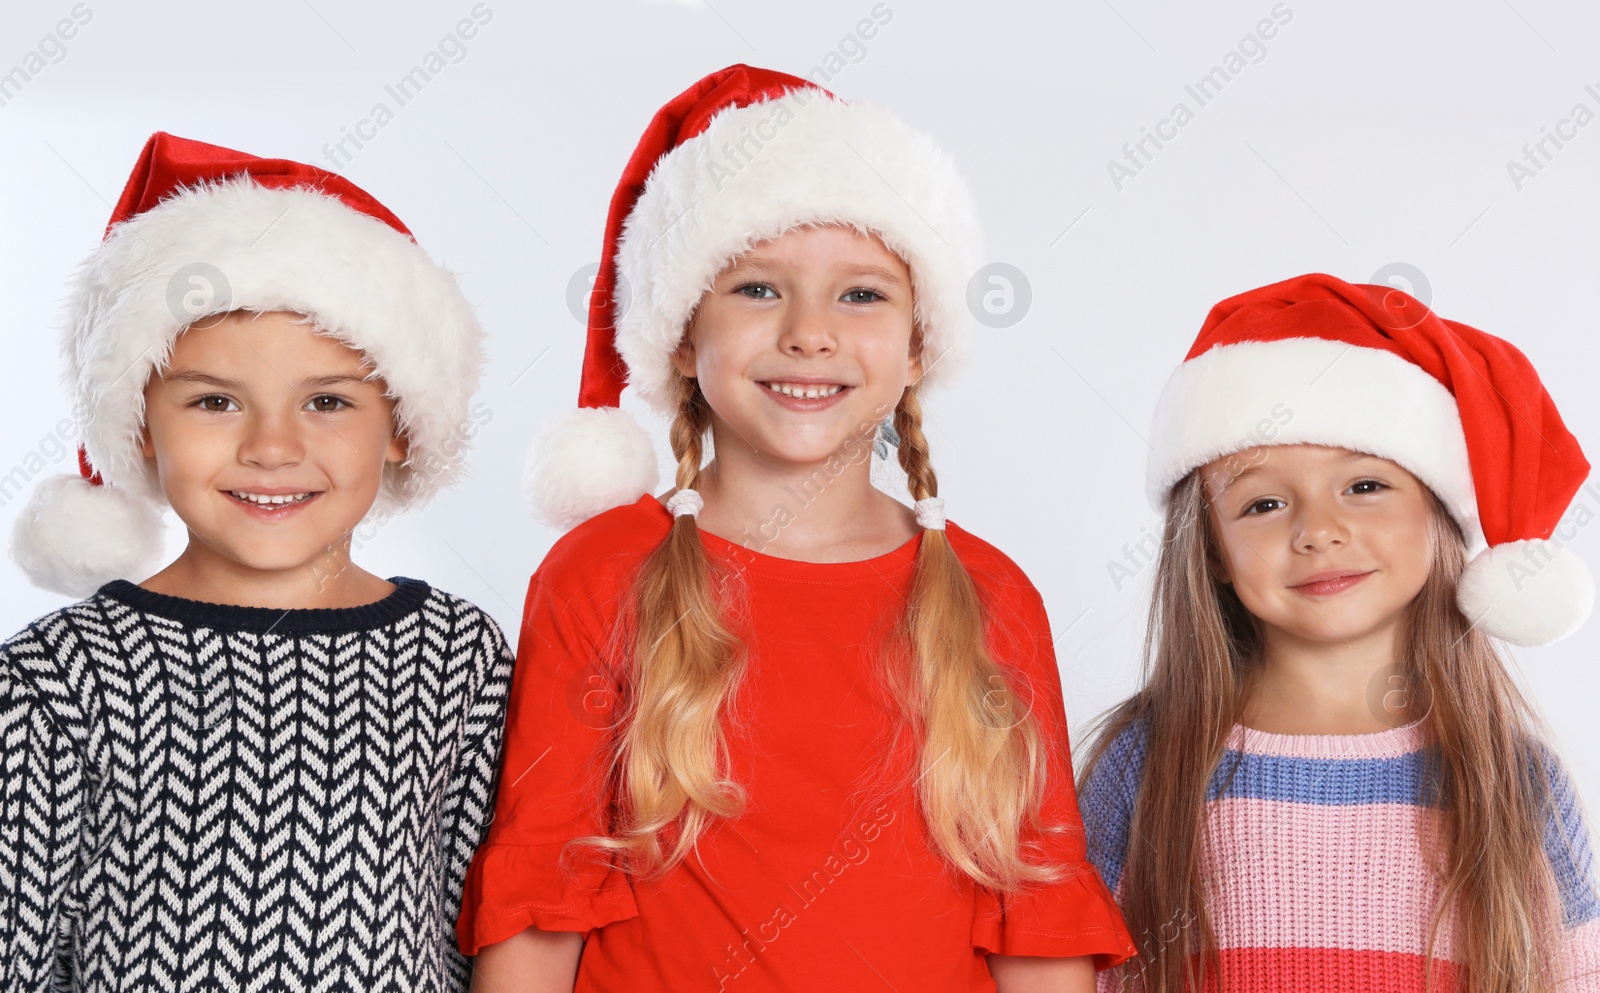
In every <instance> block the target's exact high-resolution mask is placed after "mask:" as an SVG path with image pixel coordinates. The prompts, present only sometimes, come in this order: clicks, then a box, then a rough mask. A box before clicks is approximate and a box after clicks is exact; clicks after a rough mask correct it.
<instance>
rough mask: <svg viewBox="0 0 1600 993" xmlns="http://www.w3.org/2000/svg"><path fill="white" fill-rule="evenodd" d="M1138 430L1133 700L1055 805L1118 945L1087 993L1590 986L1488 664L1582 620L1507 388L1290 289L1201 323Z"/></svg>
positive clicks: (1566, 469) (1569, 830) (1543, 403)
mask: <svg viewBox="0 0 1600 993" xmlns="http://www.w3.org/2000/svg"><path fill="white" fill-rule="evenodd" d="M1154 432H1155V433H1154V436H1153V438H1152V449H1153V451H1152V455H1151V457H1150V462H1149V473H1148V477H1147V485H1148V489H1149V493H1150V496H1151V498H1152V500H1153V501H1155V502H1156V503H1157V504H1158V505H1160V506H1164V507H1165V509H1166V515H1167V519H1166V526H1165V530H1164V533H1163V542H1162V547H1161V552H1160V556H1159V562H1158V565H1157V569H1156V579H1155V589H1154V599H1153V602H1152V604H1151V608H1150V621H1149V628H1148V631H1147V635H1146V649H1145V657H1146V670H1145V672H1146V675H1145V684H1144V688H1143V689H1141V690H1140V691H1139V692H1138V693H1136V694H1135V695H1134V696H1133V697H1132V698H1130V699H1129V700H1127V701H1126V702H1124V703H1123V704H1122V705H1121V706H1119V707H1117V708H1116V709H1115V710H1114V711H1113V712H1112V713H1111V714H1110V715H1109V716H1108V718H1107V720H1106V721H1105V724H1104V727H1103V729H1102V731H1101V733H1100V735H1099V736H1098V737H1097V739H1096V742H1095V746H1094V747H1093V749H1092V751H1091V755H1090V757H1089V761H1088V762H1087V764H1086V768H1085V771H1084V774H1083V779H1082V793H1081V796H1082V798H1083V809H1084V822H1085V825H1086V826H1087V828H1088V832H1089V840H1090V851H1091V854H1092V856H1093V859H1094V861H1095V864H1096V865H1097V866H1098V868H1099V869H1100V872H1101V875H1102V876H1103V877H1104V878H1105V880H1106V882H1107V883H1108V884H1109V885H1110V886H1111V887H1112V888H1113V889H1114V890H1115V891H1116V893H1117V894H1118V898H1119V900H1120V902H1121V905H1122V909H1123V913H1124V914H1125V915H1126V919H1127V923H1128V926H1129V928H1130V930H1131V931H1132V932H1133V934H1134V935H1135V937H1136V940H1137V942H1138V945H1139V955H1138V956H1137V957H1136V958H1135V959H1133V960H1132V961H1130V962H1128V963H1126V964H1125V965H1124V966H1122V967H1120V968H1119V969H1116V970H1108V971H1107V972H1105V973H1102V974H1101V977H1100V983H1101V989H1102V990H1103V991H1109V990H1115V989H1133V990H1143V991H1156V993H1173V991H1188V990H1200V989H1207V990H1210V989H1225V990H1230V991H1233V990H1238V991H1245V993H1249V991H1264V990H1295V991H1299V993H1318V991H1339V993H1353V991H1355V993H1359V991H1380V990H1381V991H1387V993H1406V991H1422V990H1428V991H1440V993H1445V991H1457V990H1460V991H1469V993H1514V991H1515V993H1547V991H1557V990H1560V991H1574V990H1589V991H1593V990H1600V897H1597V895H1596V889H1595V881H1594V874H1593V867H1592V858H1591V855H1590V837H1589V830H1588V828H1587V827H1586V825H1585V824H1584V821H1583V818H1582V817H1581V816H1580V814H1579V806H1578V802H1577V797H1576V795H1575V793H1574V791H1573V787H1572V783H1571V781H1570V780H1569V778H1568V777H1567V775H1566V774H1565V773H1564V772H1563V771H1562V768H1561V765H1560V763H1559V762H1558V761H1557V760H1556V758H1555V755H1554V753H1553V751H1552V749H1551V747H1550V746H1549V745H1548V744H1546V743H1545V741H1544V739H1543V738H1542V737H1541V732H1540V727H1539V724H1538V722H1537V720H1536V718H1535V715H1534V712H1533V708H1532V706H1531V704H1530V703H1529V702H1528V701H1527V700H1526V698H1525V697H1524V696H1523V695H1522V693H1521V692H1520V691H1519V690H1518V688H1517V684H1516V682H1515V681H1514V680H1513V678H1512V676H1511V675H1510V673H1509V672H1508V671H1507V668H1506V665H1505V662H1504V660H1503V657H1502V654H1501V649H1500V647H1499V646H1498V644H1497V641H1496V639H1501V640H1505V641H1509V642H1512V643H1514V644H1519V645H1538V644H1545V643H1548V642H1551V641H1554V640H1556V639H1559V638H1561V637H1564V636H1566V635H1567V634H1570V633H1571V632H1572V631H1574V630H1575V629H1576V628H1577V627H1578V626H1579V625H1581V624H1582V623H1583V621H1584V619H1585V618H1586V617H1587V616H1588V613H1589V611H1590V608H1591V607H1592V605H1593V600H1594V585H1593V582H1592V580H1591V579H1590V577H1589V573H1588V571H1587V569H1586V568H1585V567H1584V565H1583V563H1582V562H1581V561H1579V560H1578V559H1577V558H1576V556H1574V555H1573V554H1572V552H1570V551H1568V550H1566V549H1564V548H1562V547H1561V546H1560V544H1559V542H1558V541H1552V540H1551V539H1552V536H1554V537H1555V538H1557V539H1563V538H1571V536H1572V533H1573V532H1574V531H1575V526H1574V525H1573V523H1572V521H1571V520H1570V519H1563V514H1564V513H1565V512H1566V511H1567V509H1568V505H1569V504H1570V503H1571V501H1572V498H1573V495H1574V494H1575V493H1576V492H1577V490H1578V487H1579V486H1580V485H1582V483H1583V481H1584V478H1585V477H1586V476H1587V474H1588V471H1589V464H1588V462H1587V461H1585V459H1584V456H1583V453H1582V451H1581V450H1580V449H1579V446H1578V442H1577V440H1576V439H1574V438H1573V436H1572V435H1571V434H1570V433H1569V432H1568V431H1567V429H1566V427H1565V426H1564V425H1563V424H1562V421H1561V417H1560V415H1559V414H1558V413H1557V411H1556V408H1555V405H1554V403H1553V402H1552V401H1551V399H1550V397H1549V395H1548V394H1547V393H1546V392H1545V390H1544V387H1543V386H1542V385H1541V383H1540V381H1539V378H1538V375H1537V373H1536V372H1535V371H1534V370H1533V368H1532V366H1531V365H1530V364H1529V362H1528V360H1527V359H1526V358H1525V357H1523V355H1522V353H1520V352H1518V351H1517V350H1516V349H1515V348H1513V347H1512V346H1511V345H1510V344H1508V343H1507V342H1505V341H1502V340H1501V339H1499V338H1495V337H1493V336H1491V335H1488V334H1485V333H1483V332H1482V331H1478V330H1476V329H1474V328H1471V327H1468V326H1467V325H1465V324H1458V323H1455V322H1452V321H1446V320H1442V319H1440V318H1439V317H1437V316H1436V315H1434V314H1433V313H1431V312H1430V311H1429V310H1428V309H1427V308H1426V307H1425V306H1424V305H1422V304H1421V303H1419V302H1418V301H1416V300H1415V299H1413V298H1412V297H1410V296H1408V295H1406V294H1405V293H1402V292H1399V291H1398V290H1392V289H1390V288H1388V287H1380V286H1356V285H1351V284H1349V283H1345V282H1343V281H1341V280H1338V279H1335V278H1333V277H1331V276H1324V275H1307V276H1301V277H1298V278H1295V279H1290V280H1287V281H1285V282H1282V283H1278V284H1275V285H1272V286H1267V287H1263V288H1261V289H1256V290H1251V291H1249V292H1247V293H1243V294H1240V295H1239V296H1236V297H1233V298H1231V299H1229V300H1224V301H1223V302H1222V303H1220V304H1218V305H1217V306H1216V307H1215V308H1213V309H1212V311H1211V314H1210V317H1209V318H1208V319H1207V320H1206V322H1205V326H1204V327H1203V328H1202V329H1201V331H1200V336H1199V338H1198V340H1197V341H1196V342H1195V344H1194V346H1193V348H1191V349H1190V351H1189V357H1188V359H1187V361H1185V362H1184V364H1183V366H1182V367H1181V368H1180V369H1179V370H1178V371H1177V373H1175V374H1174V376H1173V377H1172V379H1171V381H1170V382H1169V383H1168V385H1167V388H1166V391H1165V392H1164V393H1163V395H1162V398H1161V401H1160V403H1159V405H1158V407H1157V413H1156V421H1155V428H1154ZM1579 513H1584V514H1586V513H1587V511H1585V510H1583V509H1582V508H1579ZM1581 521H1582V518H1580V519H1579V523H1581Z"/></svg>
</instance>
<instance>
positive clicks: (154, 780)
mask: <svg viewBox="0 0 1600 993" xmlns="http://www.w3.org/2000/svg"><path fill="white" fill-rule="evenodd" d="M70 306H71V311H72V312H71V314H70V320H69V323H68V327H67V341H66V354H67V358H68V364H69V379H70V382H71V383H72V384H73V386H74V388H75V391H76V394H77V401H78V405H79V424H80V429H81V430H82V432H83V447H82V449H80V452H79V462H80V467H81V470H82V471H81V475H79V476H72V477H62V478H60V479H57V480H52V481H50V482H47V483H44V484H41V485H40V486H39V487H38V489H37V490H36V492H35V494H34V498H33V501H32V503H31V504H30V506H29V507H28V508H27V509H26V510H25V511H24V512H23V514H22V516H21V518H20V519H19V521H18V524H17V531H16V533H15V535H14V536H13V544H12V551H13V555H14V557H15V558H16V559H17V561H18V563H19V564H20V565H21V566H22V567H23V568H24V569H25V570H26V571H27V572H28V574H29V576H30V577H31V578H32V579H33V580H34V582H36V583H38V584H39V585H41V586H45V587H47V588H49V589H53V590H56V591H59V592H63V593H68V594H72V595H82V596H87V599H84V600H82V601H80V602H78V603H75V604H73V605H71V606H69V607H66V608H64V609H62V610H59V611H56V612H55V613H53V614H49V615H47V616H45V617H43V618H40V619H39V620H37V621H35V622H34V623H32V624H30V625H29V626H28V627H27V628H26V629H25V630H24V631H22V632H21V633H20V634H18V635H16V636H15V637H14V638H12V639H11V640H10V641H8V642H6V643H5V644H4V645H3V646H0V989H5V990H30V991H31V990H78V989H84V990H89V989H92V990H162V991H169V990H246V989H249V990H300V989H311V988H316V989H319V990H352V991H356V990H359V991H378V990H395V991H408V993H410V991H432V990H463V989H465V988H466V986H467V981H468V977H469V973H470V969H469V965H468V961H467V960H466V959H464V958H462V957H461V956H460V955H458V954H457V953H456V952H455V950H454V947H453V946H454V942H453V940H452V925H453V923H454V920H455V914H456V909H457V907H458V905H459V902H460V891H461V885H462V879H463V876H464V874H465V872H466V869H467V865H468V862H469V861H470V859H471V857H472V853H473V851H474V850H475V849H476V847H477V846H478V843H479V841H480V840H481V839H482V837H483V834H484V832H485V830H486V828H487V822H488V820H489V818H490V811H491V807H492V798H493V789H494V770H495V769H496V767H497V765H498V762H497V758H498V752H499V746H500V736H501V728H502V718H503V709H504V700H505V695H506V690H507V684H508V682H509V678H510V670H511V657H510V655H509V653H508V652H507V650H506V646H505V642H504V641H503V639H502V638H501V635H500V631H499V629H498V628H497V627H496V626H495V623H494V622H493V621H492V620H490V619H489V618H488V617H487V616H486V615H485V614H484V613H483V612H482V611H480V610H478V609H477V608H476V607H474V606H472V605H471V604H469V603H467V602H465V601H463V600H460V599H457V598H456V597H453V596H450V595H448V594H446V593H442V592H440V591H438V590H435V589H433V588H431V587H430V586H429V585H428V584H426V583H423V582H420V581H418V580H415V579H406V578H401V577H397V578H394V579H390V580H385V579H381V578H379V577H377V576H375V575H372V574H371V573H368V572H365V571H363V570H361V569H360V568H358V567H356V566H355V565H353V564H352V563H351V561H350V538H351V533H352V531H353V529H354V528H355V527H356V526H357V525H358V524H359V523H360V522H361V520H362V519H363V518H365V517H367V516H368V515H369V513H370V512H372V510H373V508H374V506H378V507H381V508H384V509H385V510H388V509H395V508H400V507H405V506H410V505H413V504H415V503H417V502H419V501H421V500H423V499H425V498H426V497H428V496H430V495H431V494H432V493H433V492H434V491H435V490H437V489H438V488H439V487H441V486H442V485H444V484H446V483H448V482H449V481H450V480H451V479H452V478H453V477H454V476H455V475H456V474H457V473H458V471H459V470H460V467H461V464H462V461H463V456H464V452H465V448H466V444H465V443H466V441H467V438H468V434H467V432H468V431H469V430H470V427H471V425H472V423H473V421H472V420H471V419H469V416H468V404H469V402H470V398H471V395H472V392H473V390H474V388H475V387H476V384H477V379H478V373H479V369H480V366H481V364H482V342H481V338H482V332H481V330H480V328H479V327H478V324H477V321H476V319H475V318H474V317H473V314H472V310H471V308H470V307H469V306H468V304H467V302H466V300H465V299H464V297H463V296H462V294H461V292H460V290H459V288H458V287H457V285H456V282H455V280H454V278H453V277H452V276H451V275H450V274H449V273H447V272H445V271H444V270H443V269H441V268H439V267H438V266H437V265H435V264H434V263H433V262H432V260H431V259H429V257H428V256H427V254H426V253H424V252H423V251H422V249H421V248H419V247H418V246H417V244H416V243H415V242H414V241H413V240H412V238H411V235H410V233H409V232H408V231H407V230H406V228H405V226H404V225H403V224H401V223H400V221H399V219H398V218H396V217H395V216H394V215H393V214H391V213H390V212H389V211H388V210H386V209H385V208H384V207H383V205H382V204H380V203H378V202H377V201H376V200H374V199H373V198H372V197H370V196H369V195H367V194H366V193H364V192H363V191H362V190H360V189H358V188H357V187H355V186H354V185H353V184H351V183H349V182H348V181H346V180H344V179H343V178H341V177H339V176H336V175H332V174H330V173H326V172H323V171H322V170H319V169H315V168H312V167H309V166H305V165H301V164H299V163H295V162H287V161H282V160H267V159H259V158H255V157H253V156H249V155H245V154H243V153H239V152H234V151H231V150H228V149H224V148H218V147H215V146H212V145H206V144H203V143H200V142H195V141H188V140H185V139H181V138H175V137H172V136H170V135H165V134H157V135H155V136H154V137H152V138H151V139H150V142H149V143H148V144H147V145H146V146H145V149H144V152H143V154H142V155H141V157H140V159H139V162H138V165H137V166H136V167H135V170H134V174H133V177H132V178H131V179H130V180H129V182H128V186H127V188H126V189H125V190H124V191H123V194H122V198H121V201H120V202H119V203H118V204H117V207H116V210H115V212H114V214H113V216H112V220H111V225H110V227H109V229H108V230H107V233H106V237H105V240H104V242H103V243H102V244H101V245H100V246H99V247H98V249H97V250H96V251H95V252H94V254H93V255H92V256H91V257H90V259H89V261H88V263H87V264H86V265H85V266H84V268H83V270H82V272H81V273H80V275H79V277H78V280H77V283H76V285H75V287H74V292H73V294H72V302H71V305H70ZM157 501H165V502H166V503H168V504H170V505H171V507H172V508H173V510H174V511H175V512H176V513H177V515H178V517H179V518H180V519H181V520H182V521H183V523H184V524H185V526H186V527H187V529H188V537H189V540H188V546H187V548H186V549H185V550H184V551H183V553H182V554H181V555H180V556H179V557H178V558H177V559H176V560H175V561H173V562H172V563H171V564H170V565H168V566H167V567H166V568H164V569H162V570H161V571H159V572H157V573H155V575H153V576H149V573H150V571H151V570H150V566H151V565H153V564H154V563H153V562H152V561H151V560H152V559H153V558H154V557H155V556H157V555H159V554H160V552H161V549H162V542H161V522H160V518H159V514H158V511H157V509H156V505H157ZM144 576H149V578H148V579H144V581H143V582H141V583H139V584H138V585H135V584H134V583H131V582H128V581H127V578H128V577H133V578H139V577H144Z"/></svg>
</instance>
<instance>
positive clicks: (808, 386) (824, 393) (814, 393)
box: [761, 382, 850, 400]
mask: <svg viewBox="0 0 1600 993" xmlns="http://www.w3.org/2000/svg"><path fill="white" fill-rule="evenodd" d="M761 385H762V386H765V387H766V388H767V389H769V390H771V391H772V392H774V393H782V394H783V395H784V396H786V397H795V398H796V399H799V400H823V399H826V398H828V397H831V396H833V395H834V394H835V393H838V392H840V391H841V390H848V389H849V388H850V387H848V386H845V385H843V384H842V383H783V382H771V383H762V384H761Z"/></svg>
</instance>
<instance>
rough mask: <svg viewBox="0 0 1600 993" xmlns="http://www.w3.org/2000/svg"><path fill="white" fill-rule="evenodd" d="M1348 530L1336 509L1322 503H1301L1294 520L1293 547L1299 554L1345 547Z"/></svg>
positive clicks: (1348, 534) (1347, 539)
mask: <svg viewBox="0 0 1600 993" xmlns="http://www.w3.org/2000/svg"><path fill="white" fill-rule="evenodd" d="M1349 540H1350V530H1349V528H1348V527H1347V526H1346V524H1345V521H1344V517H1343V516H1342V515H1341V514H1340V513H1339V511H1338V509H1337V508H1336V507H1334V506H1331V505H1329V504H1327V503H1325V502H1323V501H1308V502H1302V503H1301V504H1300V507H1299V511H1298V513H1296V515H1295V518H1294V547H1295V550H1296V551H1301V552H1320V551H1327V550H1328V549H1330V548H1337V547H1340V546H1343V545H1345V544H1346V543H1348V542H1349Z"/></svg>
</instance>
